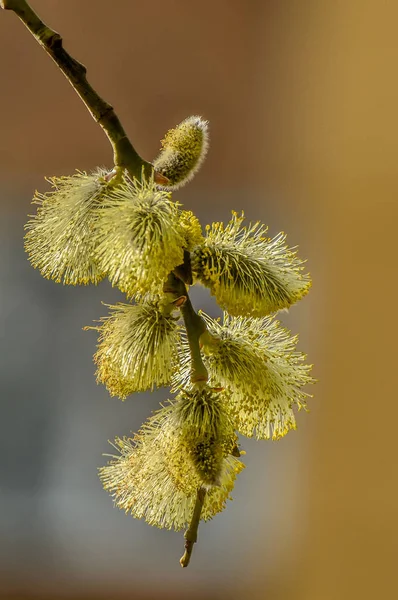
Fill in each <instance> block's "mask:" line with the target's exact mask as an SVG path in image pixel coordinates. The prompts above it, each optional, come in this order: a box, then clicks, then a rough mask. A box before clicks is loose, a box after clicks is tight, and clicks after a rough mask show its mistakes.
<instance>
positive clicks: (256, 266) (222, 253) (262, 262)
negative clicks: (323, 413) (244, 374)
mask: <svg viewBox="0 0 398 600" xmlns="http://www.w3.org/2000/svg"><path fill="white" fill-rule="evenodd" d="M242 222H243V216H238V215H237V214H236V213H232V219H231V221H230V222H229V223H228V224H227V225H226V226H224V225H223V223H213V225H212V226H211V227H208V228H207V237H206V239H205V241H204V243H203V244H201V245H198V246H197V247H196V248H194V249H193V251H192V254H191V263H192V270H193V273H194V275H195V276H196V280H197V281H199V282H200V283H202V284H203V285H205V286H206V287H208V288H210V292H211V293H212V294H213V295H214V296H215V297H216V300H217V302H218V304H219V305H220V306H221V308H223V309H225V310H227V311H228V312H229V314H231V315H233V316H245V317H263V316H266V315H268V314H270V313H272V312H275V311H278V310H281V309H283V308H288V307H289V306H291V305H292V304H294V303H295V302H297V300H300V298H302V297H303V296H304V295H305V294H306V293H307V292H308V290H309V288H310V286H311V279H310V277H309V275H308V274H303V269H304V267H303V265H304V263H303V261H301V260H300V259H299V258H298V257H297V255H296V252H295V251H294V250H292V249H289V248H288V247H287V245H286V243H285V241H286V236H285V235H284V234H282V233H280V234H279V235H277V236H276V237H274V238H273V239H270V238H268V237H267V236H266V233H267V228H266V227H264V225H261V224H260V223H255V224H253V225H250V226H249V227H242V226H241V225H242Z"/></svg>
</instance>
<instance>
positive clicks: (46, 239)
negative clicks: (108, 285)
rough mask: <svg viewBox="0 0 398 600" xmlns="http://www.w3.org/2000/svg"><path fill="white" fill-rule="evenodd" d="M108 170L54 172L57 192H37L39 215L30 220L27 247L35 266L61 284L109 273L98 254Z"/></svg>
mask: <svg viewBox="0 0 398 600" xmlns="http://www.w3.org/2000/svg"><path fill="white" fill-rule="evenodd" d="M106 175H107V171H105V170H104V169H98V170H97V171H94V172H93V173H90V174H87V173H84V172H80V171H78V172H77V173H76V174H75V175H71V176H69V177H50V178H49V179H48V181H49V183H50V184H51V188H52V189H51V191H49V192H47V193H45V194H40V193H39V192H36V194H35V196H34V198H33V203H34V204H38V209H37V213H36V215H34V216H32V217H31V220H30V221H29V222H28V223H27V224H26V226H25V229H26V230H27V233H26V235H25V249H26V251H27V253H28V255H29V260H30V262H31V263H32V265H33V267H35V268H37V269H39V271H40V273H41V274H42V275H43V277H46V278H47V279H54V280H55V281H56V282H57V283H64V284H68V285H80V284H83V285H86V284H89V283H94V284H95V283H98V282H99V281H101V279H103V278H104V276H105V274H104V271H103V269H102V268H101V267H100V266H99V265H98V261H97V259H96V256H95V253H96V246H97V240H96V236H95V230H96V227H97V224H98V212H97V209H98V207H99V206H100V205H101V204H102V201H103V198H104V195H105V194H106V192H107V189H108V183H107V181H106V178H105V177H106Z"/></svg>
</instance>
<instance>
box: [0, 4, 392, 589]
mask: <svg viewBox="0 0 398 600" xmlns="http://www.w3.org/2000/svg"><path fill="white" fill-rule="evenodd" d="M31 3H32V5H33V6H34V8H35V9H37V11H38V13H39V15H40V16H41V17H42V18H43V20H44V21H45V22H47V23H48V24H49V25H50V26H52V27H53V28H54V29H56V30H57V31H59V32H60V33H61V34H62V36H63V37H64V44H65V47H66V48H67V50H68V51H70V53H71V54H72V56H74V57H76V58H78V59H79V60H80V61H82V62H83V63H84V64H85V65H86V66H87V68H88V79H89V81H90V82H91V83H92V85H93V86H94V87H95V89H96V90H97V91H98V92H99V93H100V94H101V95H103V97H104V98H105V99H107V100H108V101H109V102H111V103H112V104H113V105H114V107H115V109H116V112H117V114H118V116H119V117H120V119H121V121H122V123H123V125H124V126H125V128H126V130H127V132H128V134H129V135H130V136H131V139H132V141H133V143H134V145H135V147H136V148H137V150H138V151H139V152H140V154H141V155H142V156H144V157H145V158H146V159H148V160H151V159H153V158H154V157H155V155H156V153H157V151H158V149H159V140H160V139H161V137H162V136H163V134H164V132H165V131H166V130H167V129H169V128H170V127H172V126H174V125H175V124H176V123H178V122H179V121H181V120H182V119H184V118H185V117H186V116H188V115H191V114H200V115H202V116H203V117H205V118H206V119H208V120H209V121H210V132H211V147H210V152H209V155H208V158H207V161H206V162H205V164H204V166H203V168H202V170H201V172H200V173H199V174H198V175H197V177H196V178H195V180H194V181H193V182H192V183H191V184H190V185H189V186H188V187H186V188H184V189H183V190H181V191H180V192H179V193H178V194H177V196H176V197H177V198H178V200H179V201H180V202H182V203H184V205H185V207H186V208H188V209H192V210H194V211H195V212H196V213H197V215H198V216H199V217H200V219H201V221H202V223H203V224H206V223H208V222H211V221H212V220H214V219H220V220H224V221H226V220H228V219H229V214H230V211H231V209H234V210H238V211H239V210H241V209H244V210H245V213H246V215H247V217H248V219H252V220H256V219H261V220H262V221H264V222H265V223H267V224H268V225H269V228H270V233H271V234H272V235H274V234H276V233H278V232H279V231H280V230H284V231H286V232H287V234H288V240H289V242H290V244H291V245H296V244H298V245H299V247H300V255H301V256H303V257H307V258H308V267H309V270H310V272H311V273H312V276H313V282H314V283H313V289H312V291H311V293H310V295H309V296H308V297H307V298H305V299H304V300H303V301H302V302H300V303H299V304H298V305H297V306H294V307H293V308H292V309H291V310H290V312H289V314H282V315H281V320H282V321H283V323H284V324H285V325H286V326H288V327H289V328H290V329H291V330H292V331H293V332H294V333H299V334H300V343H299V348H300V349H301V350H303V351H305V352H307V353H308V359H309V361H310V362H313V363H315V369H314V375H315V376H316V377H317V378H318V379H319V383H318V384H317V386H316V387H315V388H314V389H313V392H314V394H315V397H314V399H313V400H311V401H310V402H309V407H310V413H309V414H304V413H303V414H302V413H300V414H299V416H298V430H297V431H295V432H291V433H289V434H288V435H287V437H286V438H284V439H283V440H281V441H278V442H255V441H253V440H249V441H247V440H245V441H243V447H244V449H245V450H246V451H247V455H246V457H245V459H246V460H245V462H246V464H247V468H246V469H245V471H244V472H243V473H242V475H241V476H240V477H239V481H238V483H237V486H236V489H235V493H234V498H235V501H234V502H232V503H230V504H229V505H228V507H227V510H226V511H225V512H224V513H222V514H221V515H218V516H217V517H216V518H215V519H214V520H213V521H212V522H210V523H208V524H204V525H203V524H202V525H201V527H200V531H199V542H198V544H196V546H195V549H194V554H193V559H192V563H191V565H190V567H189V568H188V569H185V570H182V569H181V568H180V566H179V563H178V560H179V557H180V556H181V554H182V550H183V537H182V533H181V532H179V533H175V532H166V531H158V530H156V529H153V528H151V527H149V526H148V525H146V524H145V523H144V522H140V521H136V520H134V519H132V518H131V517H129V516H126V515H125V514H124V513H122V512H121V511H119V510H118V509H116V508H114V507H113V505H112V500H111V498H110V497H109V496H108V494H107V493H106V492H104V491H103V490H102V488H101V485H100V482H99V480H98V477H97V472H96V470H97V468H98V467H99V466H101V465H103V464H104V462H105V461H106V459H105V458H104V457H103V456H102V454H103V453H106V452H109V446H108V443H107V440H108V439H113V438H114V437H115V436H116V435H127V434H128V433H129V432H130V431H131V430H133V431H134V430H136V429H137V428H138V427H139V426H140V424H141V423H142V421H143V420H144V419H145V418H146V417H147V416H148V415H149V414H150V413H151V411H152V410H153V409H154V408H156V406H157V405H158V402H159V401H161V400H163V399H165V398H166V397H167V390H160V391H158V392H156V393H154V394H152V395H147V394H141V395H138V396H137V397H133V398H130V399H129V400H128V401H126V402H124V403H122V402H120V401H119V400H118V399H115V398H110V397H109V395H108V394H107V392H106V390H105V389H104V388H102V387H99V386H97V385H96V383H95V378H94V365H93V363H92V354H93V352H94V350H95V345H96V335H95V332H92V331H91V332H83V331H82V327H83V326H84V325H88V324H91V323H92V321H93V320H95V319H98V318H99V317H100V316H101V315H104V314H106V308H105V307H103V306H102V305H101V301H104V302H106V303H114V302H116V301H118V300H121V299H122V296H121V294H119V293H118V292H117V290H114V289H112V288H111V287H110V285H109V284H107V283H106V282H104V283H102V284H101V285H100V286H99V287H97V288H94V287H88V288H67V287H62V286H59V285H56V284H55V283H53V282H49V281H45V280H44V279H42V278H41V277H40V274H39V273H38V272H37V271H34V270H33V269H32V268H31V267H30V265H29V263H28V261H27V258H26V255H25V253H24V250H23V241H22V238H23V225H24V223H25V222H26V220H27V216H26V215H27V213H32V212H34V211H35V208H32V207H31V206H30V199H31V197H32V195H33V192H34V190H35V189H36V188H38V189H40V190H43V191H44V190H45V189H47V188H46V183H45V182H44V179H43V178H44V176H46V175H47V176H51V175H66V174H70V173H72V172H73V171H74V170H75V169H76V168H78V169H82V170H91V169H93V168H95V167H96V166H98V165H105V166H110V165H111V161H112V154H111V149H110V146H109V144H108V142H107V140H106V138H105V137H104V135H103V133H102V131H101V130H100V128H99V127H98V126H97V125H96V124H95V123H94V121H93V120H92V119H91V117H90V116H89V114H88V113H87V111H86V109H85V107H84V106H83V104H82V103H81V101H80V100H79V98H78V97H77V95H76V94H75V92H74V91H73V89H72V88H71V87H70V86H69V84H68V83H67V81H66V80H65V79H64V77H63V76H62V74H61V73H60V72H59V71H58V69H57V67H56V66H55V64H54V63H52V61H51V60H50V59H49V57H48V56H47V55H46V54H45V53H44V52H43V50H42V49H41V48H40V47H39V45H38V44H37V43H36V42H35V40H34V39H33V38H32V36H31V35H30V34H29V32H28V31H27V30H26V29H25V28H24V26H23V25H22V23H20V22H19V21H18V19H17V18H16V16H15V15H14V14H13V13H11V12H3V11H0V56H1V61H0V80H1V95H0V131H1V138H0V203H1V213H0V214H1V217H0V352H1V354H0V398H1V436H0V447H1V452H0V469H1V471H0V597H1V598H4V599H8V598H10V599H11V598H12V599H15V600H16V599H17V598H20V599H21V600H22V599H23V598H26V599H28V598H37V599H43V600H47V599H50V598H51V599H52V600H54V599H56V598H65V599H69V598H70V599H75V598H76V599H82V600H83V599H91V598H96V599H99V600H101V599H105V598H106V599H112V600H118V599H119V598H120V599H124V598H129V599H143V600H146V599H151V598H173V599H177V600H178V599H180V598H187V597H188V598H191V599H195V598H203V597H206V598H208V599H209V600H212V599H218V598H220V599H222V598H226V597H228V598H231V599H239V600H245V599H246V598H248V599H257V598H259V599H260V598H267V599H268V600H279V599H282V598H283V599H284V600H319V599H322V600H345V599H350V600H351V599H355V598H361V600H364V599H368V598H369V599H371V598H381V597H389V598H390V597H393V596H394V589H395V587H396V584H395V570H396V561H397V553H398V542H397V539H398V517H397V499H398V498H397V491H398V481H397V454H398V453H397V443H396V439H397V435H396V430H395V424H396V422H397V416H398V415H397V412H398V411H397V391H396V382H395V376H396V372H397V368H398V362H397V351H396V339H397V333H398V332H397V327H396V323H395V322H396V316H394V314H395V313H394V311H395V310H396V302H397V291H398V286H397V257H398V256H397V243H396V239H397V234H396V227H397V225H396V223H397V218H398V203H397V191H398V189H397V188H398V165H397V153H398V120H397V105H398V103H397V101H398V85H397V76H396V73H397V60H398V39H397V33H396V23H397V19H398V4H397V3H396V1H395V0H391V1H388V0H382V1H376V0H373V1H372V0H351V1H347V0H334V1H326V0H317V1H315V0H285V1H277V0H229V1H227V0H211V1H210V0H201V1H200V2H198V1H191V2H187V1H186V0H163V1H160V0H152V2H138V1H137V2H130V1H128V0H117V1H115V2H112V3H110V2H108V1H105V0H96V1H95V2H94V0H86V1H85V2H81V1H80V0H69V1H68V2H65V1H61V0H32V2H31ZM193 300H194V303H195V305H196V307H197V308H200V307H202V308H204V309H205V310H206V311H207V312H209V313H210V314H215V311H216V306H215V304H214V302H213V300H212V299H211V298H210V296H209V295H208V293H207V292H206V290H204V289H202V290H195V292H194V295H193ZM311 391H312V390H311Z"/></svg>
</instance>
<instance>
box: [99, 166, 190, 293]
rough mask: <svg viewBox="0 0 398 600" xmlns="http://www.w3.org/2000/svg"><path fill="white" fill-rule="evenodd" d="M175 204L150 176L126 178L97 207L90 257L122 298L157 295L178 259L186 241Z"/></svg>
mask: <svg viewBox="0 0 398 600" xmlns="http://www.w3.org/2000/svg"><path fill="white" fill-rule="evenodd" d="M180 218H181V211H180V209H179V204H178V203H176V202H173V201H172V200H171V196H170V193H169V192H166V191H164V190H160V189H159V188H158V186H156V184H155V183H154V182H153V180H149V181H146V180H143V181H142V182H139V181H137V180H136V179H135V180H134V181H132V180H130V179H128V178H126V179H125V180H124V181H123V182H122V184H121V185H118V186H115V187H114V188H113V189H112V190H110V192H109V193H108V194H107V196H106V198H105V200H104V202H103V204H102V205H101V207H100V208H99V209H98V227H97V229H96V230H95V232H94V236H95V245H96V258H97V260H98V264H99V265H100V267H101V269H102V270H103V271H105V272H106V273H107V274H108V276H109V279H110V281H111V282H112V284H113V285H115V286H117V287H118V288H119V289H120V290H121V291H122V292H124V293H125V294H126V295H127V296H128V297H130V298H132V297H140V296H143V295H145V294H148V293H150V294H159V293H161V292H162V289H163V284H164V282H165V280H166V279H167V276H168V274H169V273H170V272H171V271H172V270H173V269H174V268H175V267H177V266H178V265H179V264H181V263H182V262H183V260H184V247H185V244H186V240H185V237H184V231H183V230H182V228H181V226H180Z"/></svg>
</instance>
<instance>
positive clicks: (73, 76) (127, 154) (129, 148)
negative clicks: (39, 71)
mask: <svg viewBox="0 0 398 600" xmlns="http://www.w3.org/2000/svg"><path fill="white" fill-rule="evenodd" d="M0 7H1V8H3V9H5V10H11V11H13V12H14V13H15V14H16V15H17V16H18V17H19V18H20V19H21V21H22V22H23V23H24V25H26V27H27V28H28V29H29V31H30V32H31V34H32V35H33V37H34V38H35V39H36V41H37V42H38V43H39V44H40V45H41V46H42V48H44V50H45V51H46V52H47V54H48V55H49V56H51V58H52V59H53V61H54V62H55V63H56V64H57V65H58V67H59V68H60V69H61V71H62V73H63V74H64V75H65V77H66V78H67V80H68V81H69V83H70V84H71V85H72V87H73V89H74V90H75V91H76V92H77V94H78V95H79V96H80V98H81V99H82V100H83V102H84V104H85V105H86V107H87V109H88V111H89V112H90V114H91V115H92V117H93V119H94V120H95V121H96V122H97V123H98V124H99V125H100V126H101V127H102V129H103V130H104V132H105V135H106V136H107V138H108V139H109V141H110V143H111V145H112V148H113V157H114V162H115V165H116V166H118V167H123V168H124V169H127V171H128V173H129V175H130V176H131V177H136V178H137V179H141V174H142V171H143V170H144V174H145V175H146V176H149V175H151V174H152V172H153V167H152V165H151V164H150V163H148V162H147V161H145V160H143V159H142V158H141V157H140V156H139V154H138V153H137V152H136V150H135V149H134V147H133V145H132V144H131V142H130V140H129V139H128V137H127V135H126V132H125V131H124V129H123V127H122V124H121V123H120V121H119V118H118V117H117V115H116V113H115V111H114V110H113V107H112V106H111V105H110V104H108V102H106V101H105V100H103V99H102V98H101V97H100V96H99V95H98V94H97V92H96V91H95V90H94V89H93V88H92V87H91V85H90V84H89V83H88V81H87V78H86V67H85V66H84V65H82V64H81V63H80V62H78V61H77V60H75V59H74V58H72V56H70V54H68V52H67V51H66V50H65V49H64V48H63V45H62V37H61V36H60V35H59V33H57V32H56V31H53V30H52V29H50V27H48V26H47V25H46V24H45V23H43V21H42V20H41V19H40V18H39V17H38V15H37V14H36V13H35V11H34V10H33V9H32V8H31V6H29V4H28V3H27V2H26V0H0Z"/></svg>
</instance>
